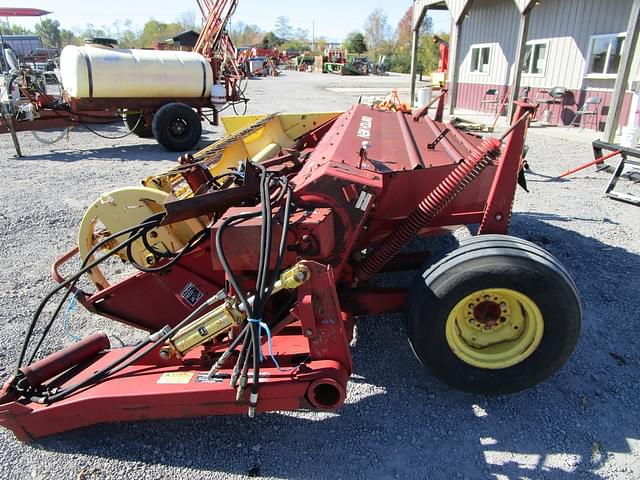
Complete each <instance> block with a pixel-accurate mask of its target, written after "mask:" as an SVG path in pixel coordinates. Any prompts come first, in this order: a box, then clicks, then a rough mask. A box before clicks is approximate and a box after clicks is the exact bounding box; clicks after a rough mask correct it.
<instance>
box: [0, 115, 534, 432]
mask: <svg viewBox="0 0 640 480" xmlns="http://www.w3.org/2000/svg"><path fill="white" fill-rule="evenodd" d="M533 108H534V107H533V106H531V105H528V104H520V105H519V109H518V112H519V113H518V117H517V118H519V117H520V116H521V115H522V114H524V112H529V111H531V110H533ZM446 129H448V131H446ZM525 132H526V122H520V124H518V125H517V126H516V127H515V128H514V130H513V131H512V133H511V134H510V137H509V139H508V140H507V143H506V145H505V147H504V148H503V149H502V152H501V156H500V158H499V159H498V161H497V162H494V163H493V164H492V163H491V162H490V161H488V160H486V159H483V155H484V154H483V153H479V152H483V148H484V147H483V145H489V144H490V145H496V144H497V145H500V142H498V141H495V140H494V141H493V142H488V143H487V142H486V141H485V142H482V143H481V139H479V138H477V137H475V136H472V135H468V134H466V133H463V132H460V131H457V130H456V129H455V128H454V127H453V126H451V125H444V124H441V123H438V122H434V121H433V120H431V119H429V118H425V119H424V120H421V121H416V120H413V119H412V118H411V117H410V116H409V115H406V114H397V113H394V112H380V111H375V110H373V109H371V108H370V107H368V106H364V105H359V106H356V107H353V108H352V109H350V110H349V111H347V112H345V113H344V114H343V115H342V116H341V117H339V118H338V119H337V120H336V121H335V122H334V123H333V124H332V125H331V127H330V128H323V129H322V130H321V131H319V132H316V134H315V135H314V138H313V139H312V140H311V142H310V143H311V144H312V145H313V144H314V143H316V142H317V144H316V145H315V146H314V147H313V149H312V150H308V149H307V150H302V149H306V148H307V147H308V146H309V145H303V146H301V147H299V150H298V152H299V153H300V155H298V156H296V155H293V154H292V153H291V152H288V153H287V152H285V154H284V155H283V156H282V157H281V159H280V160H274V161H271V162H268V163H267V164H266V165H267V168H269V169H270V170H271V169H273V171H274V172H276V171H278V172H280V171H283V170H282V168H283V165H285V164H286V165H287V167H286V168H287V169H289V171H290V172H291V173H290V174H289V181H290V183H291V185H293V187H294V191H293V196H294V205H295V207H296V210H295V212H293V214H292V216H291V228H290V230H289V236H288V239H287V243H288V249H287V254H286V256H285V258H284V261H283V268H287V267H289V266H292V265H293V264H295V263H297V262H299V261H300V260H301V259H302V261H303V263H304V264H305V265H306V266H307V267H308V268H309V270H310V271H311V275H310V279H309V281H307V282H306V283H304V284H303V285H302V286H301V287H299V288H298V289H297V291H296V293H295V294H286V293H283V292H281V293H280V294H278V295H284V297H282V296H281V297H279V300H273V302H282V301H284V300H285V298H289V300H288V301H293V307H291V308H290V309H288V311H287V310H285V311H284V317H282V319H280V320H278V319H277V318H276V319H275V320H273V321H275V322H277V323H276V324H272V328H273V349H274V352H275V355H276V357H277V358H278V361H279V363H280V365H282V367H284V368H285V369H286V368H293V369H294V370H293V371H286V372H281V371H279V370H278V369H277V368H275V364H273V363H271V362H270V360H265V361H264V363H263V366H262V368H261V370H260V371H261V372H262V373H264V374H265V375H266V376H265V377H264V384H262V383H261V386H260V400H259V402H258V411H268V410H289V409H298V408H302V407H305V408H328V409H335V408H338V407H339V406H340V405H341V404H342V402H343V401H344V396H345V391H346V383H347V379H348V377H349V375H350V373H351V371H352V359H351V354H350V351H349V341H350V339H351V337H352V335H353V321H354V317H355V316H357V315H362V314H375V313H382V312H392V311H398V310H400V309H402V308H403V307H404V302H405V299H406V294H407V292H406V291H405V290H403V289H372V288H371V287H370V286H369V284H368V283H367V282H366V281H358V280H357V278H356V272H357V271H358V268H359V266H361V265H362V263H364V262H359V260H358V255H359V254H360V252H361V251H363V249H374V255H375V249H376V247H379V248H382V246H383V245H384V244H385V242H388V239H389V238H390V237H391V236H392V233H393V232H394V231H395V230H397V229H398V228H399V226H400V225H402V224H404V223H405V222H406V221H408V219H409V218H411V217H412V214H413V213H414V212H415V211H416V210H417V209H418V206H419V205H420V204H421V202H422V201H423V199H425V198H426V197H428V196H429V195H430V194H431V193H432V192H434V191H436V190H438V191H443V190H442V183H443V179H445V177H449V176H450V175H451V174H452V172H454V171H458V170H459V169H460V167H461V163H460V162H461V160H463V162H476V161H479V160H481V159H483V160H482V161H483V162H484V167H485V168H484V170H483V171H481V172H480V171H479V170H478V172H477V178H476V179H475V180H474V181H473V182H472V183H471V184H469V185H467V186H466V187H465V188H462V189H458V190H461V191H460V192H459V193H458V194H457V195H456V196H455V197H452V199H451V201H450V203H449V204H448V207H446V208H445V209H444V210H443V211H442V212H441V213H440V214H438V215H437V216H436V217H435V218H434V219H433V221H431V223H429V224H427V225H424V228H422V226H421V227H420V228H419V231H418V232H417V233H418V234H420V235H432V234H437V233H440V232H442V231H445V230H449V229H453V228H456V227H457V226H459V225H464V224H468V223H480V222H481V221H482V220H483V218H485V220H486V221H485V222H483V228H484V230H485V231H491V232H501V233H504V232H506V231H507V229H508V218H509V217H510V211H511V205H512V202H513V195H514V191H515V184H516V177H517V173H518V171H519V169H520V168H521V166H522V152H523V146H524V137H523V135H524V134H525ZM365 144H366V146H365ZM492 148H493V147H492ZM303 151H304V152H306V153H307V154H305V155H302V154H301V152H303ZM290 158H297V159H296V161H295V162H291V164H289V163H287V162H288V159H290ZM283 162H284V163H283ZM496 163H497V165H496ZM464 164H465V163H463V164H462V165H464ZM292 165H293V166H292ZM295 165H297V167H296V166H295ZM469 166H471V163H470V164H469ZM447 181H448V180H447ZM224 192H225V191H221V192H220V195H222V196H223V197H224ZM456 193H457V192H456ZM211 195H212V197H211V199H210V200H207V201H208V202H210V203H209V205H210V208H211V214H213V213H216V214H218V215H219V218H224V217H225V216H226V215H232V214H233V213H234V208H231V209H227V207H226V206H224V207H222V206H223V205H225V203H224V200H220V201H221V202H222V203H219V204H218V205H221V207H220V208H221V210H219V211H218V210H217V208H216V206H215V205H216V203H215V200H216V198H217V197H216V196H215V195H216V193H212V194H211ZM223 197H220V198H221V199H222V198H223ZM225 198H226V197H225ZM250 208H251V207H243V208H242V209H241V210H242V211H247V210H250ZM253 208H257V209H258V208H259V206H256V207H253ZM193 211H194V212H196V211H198V210H193ZM198 212H199V211H198ZM496 212H500V213H502V214H503V218H504V220H500V221H498V220H497V217H496ZM183 213H184V212H183ZM199 214H200V213H194V215H199ZM217 228H218V224H216V225H214V226H213V227H212V229H213V231H212V233H215V232H216V230H217ZM279 228H280V227H279V226H277V224H276V226H275V227H274V229H275V231H274V232H273V235H274V236H276V237H277V236H278V235H279ZM213 236H214V235H213ZM259 242H260V222H258V221H255V220H245V221H243V222H239V223H238V224H237V225H234V227H233V228H229V229H228V230H227V231H226V232H225V237H224V239H223V246H224V247H225V252H226V254H227V257H228V261H229V263H230V265H231V267H232V269H233V270H234V271H236V272H238V273H239V274H240V275H241V281H242V282H243V283H246V284H247V286H250V285H251V283H252V281H253V280H252V279H253V278H255V269H256V266H257V264H258V259H257V257H256V255H257V254H256V253H255V252H258V251H259ZM239 246H241V247H242V248H238V247H239ZM212 251H215V250H214V248H213V246H212V245H207V244H203V245H200V246H199V247H197V248H196V249H194V250H193V251H192V252H190V253H189V254H187V255H185V256H184V257H183V258H182V259H181V261H180V262H179V263H178V264H176V266H174V267H173V268H171V269H170V270H168V271H166V272H163V273H162V274H154V273H138V274H135V275H132V276H131V277H129V278H126V279H125V280H122V281H120V282H118V283H116V284H113V285H111V286H109V287H108V288H105V289H103V290H100V291H97V292H95V293H88V292H77V293H78V294H79V299H80V301H81V302H82V303H83V305H85V306H86V307H87V308H88V309H90V310H91V311H93V312H96V313H99V314H101V315H103V316H106V317H109V318H112V319H114V320H118V321H120V322H124V323H127V324H130V325H133V326H136V327H138V328H141V329H143V330H150V331H158V330H160V329H161V328H162V327H163V326H164V325H165V324H167V323H169V324H170V325H176V324H177V323H178V322H180V321H181V320H182V319H183V318H184V317H185V316H186V315H188V314H189V313H191V312H193V311H194V309H196V308H198V307H199V306H200V305H201V304H202V302H203V301H204V300H206V299H208V298H210V297H211V296H212V295H214V294H215V293H216V292H217V291H218V290H219V289H220V288H221V287H222V286H223V284H224V282H225V274H224V272H223V270H222V268H221V266H220V264H219V260H218V259H217V258H216V257H215V255H212V254H211V252H212ZM356 254H358V255H356ZM73 256H74V252H70V253H69V254H67V255H65V256H64V257H63V258H61V259H60V260H59V261H58V262H56V265H54V278H55V279H56V281H58V282H59V281H61V280H62V277H61V276H60V275H59V273H57V272H58V269H59V267H60V265H61V264H63V263H65V262H66V261H68V260H69V259H71V258H73ZM274 256H275V255H274ZM426 256H427V254H425V253H419V254H417V255H416V254H414V255H410V256H397V257H396V258H395V259H392V260H391V261H390V262H387V264H386V265H382V267H383V268H386V269H387V270H403V269H411V268H415V267H416V265H418V264H419V263H420V260H423V259H424V258H425V257H426ZM272 258H273V257H272ZM361 278H363V277H361ZM188 283H193V284H194V285H196V286H197V288H198V289H199V290H200V291H201V292H202V293H203V294H204V296H203V298H202V299H201V300H200V301H198V302H197V303H195V305H190V304H188V303H187V302H185V301H184V299H183V298H182V297H181V296H180V292H181V291H182V289H183V288H184V286H185V285H186V284H188ZM141 292H144V294H141ZM338 292H339V294H338ZM286 304H287V303H286V302H285V305H286ZM276 310H280V307H279V306H277V305H275V304H271V305H270V306H269V305H268V306H267V311H266V312H265V315H266V316H274V318H275V315H276V314H275V311H276ZM265 318H266V317H265ZM278 318H279V317H278ZM266 321H269V319H268V318H266ZM263 340H266V339H264V338H263ZM229 341H230V340H228V339H227V340H223V341H219V342H214V343H211V342H210V343H207V344H205V345H204V346H203V347H198V348H197V349H195V350H193V351H191V352H190V353H188V354H187V355H186V357H185V358H184V359H183V360H182V361H180V360H177V359H172V360H162V359H161V358H160V356H159V355H158V349H156V351H154V352H151V353H149V354H148V355H146V356H145V357H144V358H142V359H141V360H139V361H137V362H136V363H135V364H134V365H131V366H129V367H127V368H126V369H125V370H123V371H122V372H119V373H117V374H115V375H111V376H109V377H107V378H106V379H104V380H103V381H101V382H100V383H98V384H97V385H95V386H92V387H88V388H85V389H84V390H81V391H79V392H77V393H75V394H72V395H71V396H69V397H67V398H65V399H63V400H60V401H58V402H55V403H53V404H52V405H49V406H46V407H45V406H43V405H41V404H38V403H34V402H30V401H29V400H28V399H20V398H18V397H17V394H16V392H15V391H14V390H13V389H12V386H11V385H10V384H7V385H5V388H4V390H3V392H2V400H1V402H2V404H1V405H0V424H2V425H4V426H5V427H7V428H10V429H11V430H13V431H14V432H15V433H16V435H17V436H18V437H19V438H21V439H23V440H29V439H32V438H38V437H41V436H45V435H50V434H53V433H57V432H61V431H64V430H68V429H71V428H76V427H79V426H83V425H90V424H93V423H98V422H105V421H116V420H136V419H141V418H170V417H180V416H194V415H213V414H233V413H242V412H246V410H247V399H246V398H244V399H241V401H239V402H237V401H236V398H235V395H236V390H235V389H234V388H232V387H231V386H230V384H229V381H228V378H229V375H230V368H231V367H232V365H233V363H234V359H233V361H232V359H229V360H228V361H227V363H226V364H225V365H223V368H222V370H221V371H220V372H219V373H220V376H219V377H217V378H216V381H215V382H206V381H205V382H203V381H199V379H200V380H202V379H203V378H204V377H203V375H205V374H206V372H207V371H208V369H209V368H210V366H211V364H212V362H213V359H215V358H217V357H218V356H219V354H220V353H221V352H223V351H225V350H226V348H227V346H228V343H229ZM69 348H70V350H69V353H68V355H62V356H58V357H56V362H55V365H54V366H55V367H56V369H57V370H56V369H54V368H53V366H52V364H48V366H47V367H46V368H44V367H41V368H44V370H45V371H46V372H49V374H50V375H52V374H54V373H55V371H61V370H60V369H61V368H62V367H64V366H65V365H62V367H61V364H60V360H59V359H60V358H71V357H73V358H85V356H83V353H87V352H86V351H85V350H83V348H81V347H73V346H72V347H69ZM87 348H88V347H87ZM94 348H95V347H94ZM74 349H75V350H74ZM76 350H81V351H80V352H78V351H76ZM126 351H127V349H122V348H120V349H114V350H110V351H108V352H106V353H102V354H100V355H97V356H96V355H93V358H92V359H90V360H89V363H88V364H84V365H80V366H77V367H76V369H77V370H74V371H73V373H71V374H69V375H66V376H64V375H63V378H58V379H54V380H52V381H51V383H50V384H49V386H50V387H51V386H64V385H68V384H73V383H76V382H78V381H80V380H82V379H83V378H86V376H88V375H90V374H91V373H92V372H94V371H96V370H97V369H99V368H100V366H104V365H106V364H107V363H109V362H110V361H113V360H114V359H115V358H119V356H121V355H123V353H125V352H126ZM263 351H265V353H266V346H265V345H263ZM89 353H90V352H89ZM87 355H88V353H87ZM45 364H47V362H46V361H45ZM71 366H72V365H67V367H71ZM36 367H37V366H34V367H33V368H36ZM36 370H37V369H36ZM36 373H37V372H36ZM43 381H44V380H43Z"/></svg>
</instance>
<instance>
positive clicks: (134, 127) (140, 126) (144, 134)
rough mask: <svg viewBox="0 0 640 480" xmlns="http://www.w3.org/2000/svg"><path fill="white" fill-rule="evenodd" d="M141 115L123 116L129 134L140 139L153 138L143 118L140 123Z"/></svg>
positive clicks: (130, 114)
mask: <svg viewBox="0 0 640 480" xmlns="http://www.w3.org/2000/svg"><path fill="white" fill-rule="evenodd" d="M141 115H143V114H141V113H128V114H125V116H124V124H125V125H126V126H127V128H128V129H129V131H130V132H133V134H134V135H136V136H137V137H140V138H153V129H152V128H151V126H149V125H147V123H146V122H145V121H144V118H143V119H142V120H140V121H138V120H139V119H140V116H141Z"/></svg>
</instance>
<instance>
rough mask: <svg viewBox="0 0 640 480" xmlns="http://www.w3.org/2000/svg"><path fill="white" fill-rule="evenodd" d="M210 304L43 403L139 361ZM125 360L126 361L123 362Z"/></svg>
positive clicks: (62, 396)
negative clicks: (153, 340) (155, 338)
mask: <svg viewBox="0 0 640 480" xmlns="http://www.w3.org/2000/svg"><path fill="white" fill-rule="evenodd" d="M209 307H210V305H209V303H207V302H204V303H203V304H201V305H200V306H199V307H198V308H196V309H195V310H194V311H193V312H191V313H190V314H189V315H187V316H186V317H185V318H184V319H183V320H182V321H181V322H180V323H179V324H178V325H176V326H175V327H173V328H170V329H166V331H165V332H164V334H163V335H162V336H160V337H159V338H158V339H157V340H156V341H155V342H153V343H152V344H151V345H150V346H149V347H148V348H147V349H146V350H145V351H143V352H140V351H141V350H142V349H143V348H144V347H145V346H147V345H149V343H150V341H151V340H150V338H151V337H147V338H146V339H144V340H143V341H142V342H140V343H139V344H138V345H136V347H134V349H133V350H131V351H129V352H127V353H126V354H125V355H123V356H122V357H120V358H119V359H118V360H115V361H113V362H111V363H110V364H109V365H107V366H106V367H105V368H103V369H102V370H100V371H98V372H96V373H94V374H93V375H91V376H90V377H89V378H86V379H85V380H83V381H82V382H80V383H77V384H75V385H72V386H70V387H67V388H65V389H63V390H61V391H59V392H56V393H55V394H53V395H50V396H47V397H42V398H43V402H42V403H48V404H49V403H53V402H55V401H58V400H62V399H63V398H65V397H68V396H69V395H71V394H72V393H74V392H76V391H78V390H79V389H81V388H83V387H86V386H88V385H90V384H92V383H97V382H99V381H100V380H102V379H103V378H104V377H106V376H108V375H115V374H117V373H118V372H120V371H122V370H123V369H125V368H127V367H129V366H131V365H132V364H133V363H135V362H136V361H138V360H139V359H140V358H142V357H144V356H145V355H148V354H149V353H151V352H152V351H153V350H154V349H155V348H157V347H158V346H159V345H160V344H162V343H164V342H166V341H167V340H168V339H169V338H170V337H171V336H172V335H174V334H175V333H176V332H177V331H178V330H180V329H181V328H183V327H184V326H186V325H188V324H189V323H191V322H192V321H193V320H194V319H195V318H197V317H198V316H199V315H200V314H201V313H202V312H203V311H204V310H205V309H207V308H209ZM123 362H124V363H123Z"/></svg>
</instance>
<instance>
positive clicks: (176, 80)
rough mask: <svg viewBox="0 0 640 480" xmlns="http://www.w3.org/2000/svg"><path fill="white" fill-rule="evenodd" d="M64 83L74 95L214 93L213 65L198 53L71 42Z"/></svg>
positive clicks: (65, 52)
mask: <svg viewBox="0 0 640 480" xmlns="http://www.w3.org/2000/svg"><path fill="white" fill-rule="evenodd" d="M60 70H61V76H62V85H63V87H64V89H65V90H66V91H67V92H68V93H69V95H70V96H71V97H72V98H197V97H208V96H210V95H211V86H212V85H213V71H212V70H211V65H210V64H209V62H207V60H206V59H205V58H204V57H203V56H202V55H200V54H199V53H193V52H177V51H166V50H136V49H118V48H111V47H102V46H95V45H85V46H83V47H75V46H68V47H65V48H64V49H63V50H62V55H61V56H60Z"/></svg>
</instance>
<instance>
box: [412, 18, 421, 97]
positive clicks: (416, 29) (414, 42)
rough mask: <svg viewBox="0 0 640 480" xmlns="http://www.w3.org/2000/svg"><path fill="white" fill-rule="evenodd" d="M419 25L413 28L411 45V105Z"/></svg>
mask: <svg viewBox="0 0 640 480" xmlns="http://www.w3.org/2000/svg"><path fill="white" fill-rule="evenodd" d="M421 25H422V23H421V24H420V25H416V27H415V28H414V29H413V45H412V48H411V98H410V100H409V104H410V105H413V102H414V99H415V98H416V75H417V74H418V72H417V70H418V45H419V44H420V27H421Z"/></svg>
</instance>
